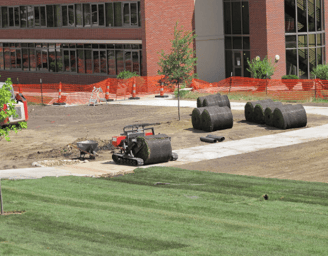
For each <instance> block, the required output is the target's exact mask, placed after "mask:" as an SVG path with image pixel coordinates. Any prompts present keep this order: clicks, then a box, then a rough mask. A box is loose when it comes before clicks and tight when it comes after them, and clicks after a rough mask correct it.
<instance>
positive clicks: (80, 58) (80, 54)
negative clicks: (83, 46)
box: [77, 50, 85, 74]
mask: <svg viewBox="0 0 328 256" xmlns="http://www.w3.org/2000/svg"><path fill="white" fill-rule="evenodd" d="M77 72H78V73H80V74H84V73H85V64H84V51H83V50H77Z"/></svg>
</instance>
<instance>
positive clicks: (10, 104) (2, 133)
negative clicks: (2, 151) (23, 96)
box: [0, 78, 27, 141]
mask: <svg viewBox="0 0 328 256" xmlns="http://www.w3.org/2000/svg"><path fill="white" fill-rule="evenodd" d="M11 90H12V82H11V79H10V78H8V79H7V81H6V83H5V84H4V85H3V86H2V88H0V122H1V121H3V120H5V119H6V118H7V117H10V116H14V117H17V114H16V110H15V106H14V104H15V100H14V99H12V92H11ZM4 104H6V105H7V109H6V111H4V110H3V106H4ZM26 128H27V124H26V122H19V123H18V124H17V125H5V126H0V140H2V139H3V138H5V139H6V140H7V141H10V137H9V132H10V131H11V130H13V131H14V132H15V133H17V132H18V130H21V129H26Z"/></svg>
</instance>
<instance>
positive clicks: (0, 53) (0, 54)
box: [0, 44, 4, 70]
mask: <svg viewBox="0 0 328 256" xmlns="http://www.w3.org/2000/svg"><path fill="white" fill-rule="evenodd" d="M0 69H1V70H3V69H4V66H3V48H2V44H1V46H0Z"/></svg>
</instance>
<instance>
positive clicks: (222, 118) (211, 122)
mask: <svg viewBox="0 0 328 256" xmlns="http://www.w3.org/2000/svg"><path fill="white" fill-rule="evenodd" d="M232 126H233V116H232V112H231V109H230V108H228V107H227V106H225V107H219V106H213V107H210V108H206V109H204V111H203V113H202V128H203V130H204V131H207V132H212V131H216V130H223V129H229V128H232Z"/></svg>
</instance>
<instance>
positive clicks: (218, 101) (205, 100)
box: [197, 93, 230, 108]
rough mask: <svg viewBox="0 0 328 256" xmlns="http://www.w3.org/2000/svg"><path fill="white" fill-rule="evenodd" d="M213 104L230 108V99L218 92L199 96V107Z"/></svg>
mask: <svg viewBox="0 0 328 256" xmlns="http://www.w3.org/2000/svg"><path fill="white" fill-rule="evenodd" d="M211 106H219V107H224V106H227V107H228V108H230V101H229V98H228V96H227V95H221V94H220V93H217V94H213V95H208V96H204V97H198V98H197V108H201V107H211Z"/></svg>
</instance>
